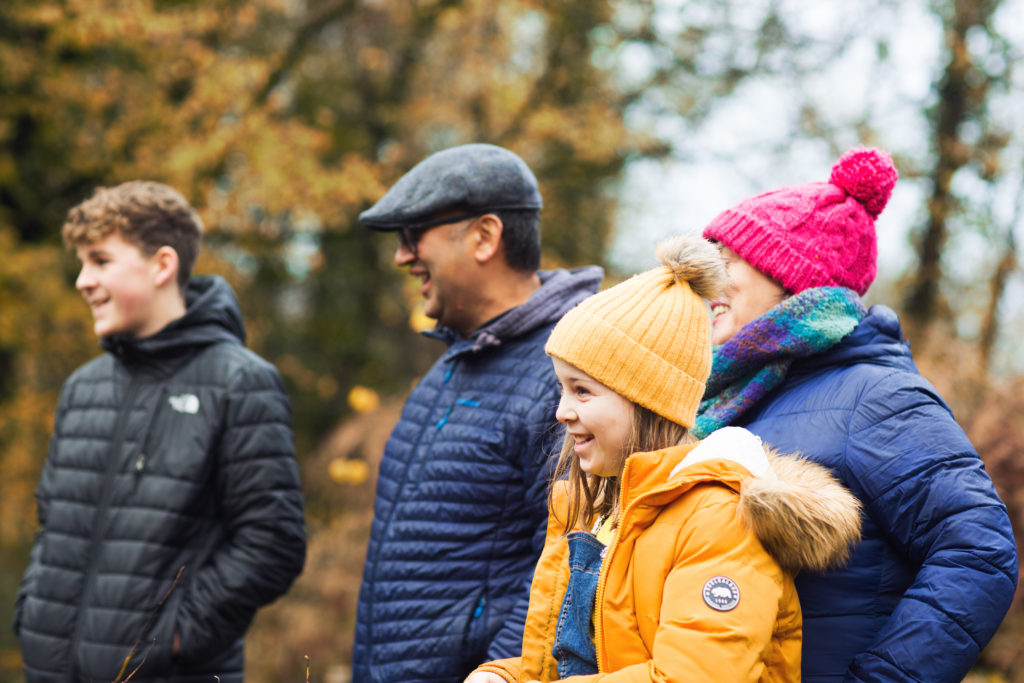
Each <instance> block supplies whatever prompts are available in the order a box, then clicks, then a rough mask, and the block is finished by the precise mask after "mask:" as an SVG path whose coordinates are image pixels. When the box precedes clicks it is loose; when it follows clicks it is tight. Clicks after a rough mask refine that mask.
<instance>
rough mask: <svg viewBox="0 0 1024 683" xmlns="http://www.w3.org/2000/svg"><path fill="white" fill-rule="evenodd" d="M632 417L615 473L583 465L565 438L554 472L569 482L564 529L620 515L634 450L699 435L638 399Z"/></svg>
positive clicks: (569, 439) (554, 477) (665, 445)
mask: <svg viewBox="0 0 1024 683" xmlns="http://www.w3.org/2000/svg"><path fill="white" fill-rule="evenodd" d="M632 406H633V420H632V425H631V428H630V435H629V440H628V441H627V443H626V446H625V448H623V450H622V453H621V454H620V456H619V461H618V462H617V463H616V465H615V471H616V474H615V476H613V477H599V476H596V475H592V474H587V473H586V472H584V471H583V470H582V469H580V460H579V458H577V457H576V454H575V452H574V450H573V444H574V440H573V438H572V437H571V436H569V435H568V434H566V435H565V440H564V441H563V442H562V450H561V452H560V453H559V455H558V464H557V465H556V466H555V472H554V474H553V475H552V484H553V483H554V482H555V481H558V480H560V479H565V480H566V481H567V482H568V493H569V506H568V512H567V518H566V519H565V520H564V524H565V532H566V533H568V532H569V531H572V530H573V529H577V528H580V527H583V528H587V529H589V528H590V527H591V526H592V525H593V524H594V521H595V520H597V519H602V518H604V517H610V518H611V519H612V522H613V523H617V522H618V518H619V513H620V510H619V479H620V478H621V475H622V469H623V467H625V465H626V459H627V458H628V457H629V455H631V454H633V453H641V452H644V451H656V450H660V449H662V448H669V447H670V446H678V445H680V444H684V443H693V442H695V441H696V439H695V438H694V437H693V436H692V435H691V434H690V432H689V430H688V429H687V428H686V427H684V426H683V425H681V424H678V423H676V422H673V421H672V420H669V419H668V418H667V417H662V416H661V415H658V414H657V413H655V412H654V411H652V410H649V409H648V408H645V407H643V406H642V405H640V404H639V403H633V404H632ZM553 491H554V487H553V486H552V487H550V488H549V493H548V508H549V509H551V510H552V511H553V512H556V514H557V511H555V508H554V506H553V505H552V504H551V503H552V499H551V496H552V494H553Z"/></svg>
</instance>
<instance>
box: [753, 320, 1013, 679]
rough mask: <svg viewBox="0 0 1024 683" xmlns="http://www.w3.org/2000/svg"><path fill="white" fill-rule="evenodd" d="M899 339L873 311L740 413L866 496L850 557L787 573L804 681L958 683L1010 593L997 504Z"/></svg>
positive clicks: (1009, 542) (1005, 529) (772, 439)
mask: <svg viewBox="0 0 1024 683" xmlns="http://www.w3.org/2000/svg"><path fill="white" fill-rule="evenodd" d="M901 338H902V335H901V331H900V326H899V321H898V320H897V318H896V314H895V313H893V312H892V311H891V310H890V309H888V308H885V307H883V306H875V307H873V308H872V309H871V310H870V311H869V313H868V315H867V317H866V318H865V319H864V320H863V321H862V322H861V323H860V325H859V326H858V327H857V328H856V329H855V330H854V331H853V332H852V333H851V334H850V335H849V336H848V337H846V338H845V339H844V340H843V341H842V342H840V343H839V344H837V345H836V346H835V347H833V348H832V349H830V350H829V351H827V352H825V353H823V354H820V355H818V356H814V357H811V358H807V359H802V360H797V361H796V362H795V363H794V364H793V365H792V367H791V369H790V371H789V373H788V375H787V377H786V379H785V382H784V383H783V384H782V386H781V387H779V388H778V389H777V390H776V391H774V392H773V393H772V394H770V395H769V396H768V397H766V398H765V399H764V400H762V402H761V403H760V405H758V406H757V407H755V409H754V410H753V411H751V412H750V413H749V414H748V415H747V416H746V417H745V418H744V419H743V420H742V424H743V425H744V426H746V427H747V428H748V429H750V430H751V431H752V432H754V433H755V434H758V435H759V436H761V437H762V438H763V439H764V440H765V441H766V442H767V443H769V444H771V445H772V446H774V447H776V448H778V449H780V450H781V451H783V452H802V453H804V454H806V455H807V456H809V457H810V458H811V459H812V460H814V461H817V462H819V463H822V464H824V465H825V466H827V467H829V468H830V469H832V470H833V471H834V472H835V473H836V474H837V475H838V476H839V477H840V478H841V479H842V481H843V482H844V483H845V484H846V486H848V487H849V488H850V490H851V491H853V493H854V494H855V495H856V496H857V497H858V498H859V499H860V500H861V501H862V502H863V504H864V511H865V514H864V527H863V540H862V541H861V542H860V544H859V545H858V546H857V547H856V549H855V551H854V553H853V557H852V559H851V560H850V562H849V564H847V565H846V566H845V567H843V568H842V569H839V570H836V571H831V572H827V573H811V572H805V573H801V574H800V575H799V576H798V577H797V581H796V583H797V590H798V592H799V595H800V604H801V606H802V607H803V613H804V641H803V679H804V680H805V681H841V680H856V681H928V682H929V683H932V682H938V681H960V680H962V679H963V677H964V674H965V673H966V672H967V671H968V670H969V669H970V667H971V666H972V665H973V663H974V661H975V660H976V659H977V657H978V654H979V652H980V651H981V648H982V647H984V645H985V644H986V643H987V642H988V641H989V639H990V638H991V637H992V634H993V633H994V632H995V630H996V628H997V627H998V626H999V623H1000V622H1001V621H1002V618H1003V616H1004V615H1005V613H1006V610H1007V609H1008V608H1009V605H1010V600H1011V599H1012V597H1013V593H1014V587H1015V586H1016V582H1017V556H1016V550H1015V546H1014V539H1013V533H1012V530H1011V529H1010V522H1009V519H1008V517H1007V514H1006V509H1005V507H1004V506H1003V503H1002V502H1001V501H1000V500H999V498H998V496H997V495H996V492H995V490H994V489H993V486H992V482H991V480H990V479H989V477H988V475H987V474H986V473H985V469H984V467H983V465H982V463H981V460H980V459H979V458H978V456H977V454H976V453H975V451H974V449H973V447H972V446H971V444H970V442H968V440H967V437H966V436H965V435H964V433H963V431H962V430H961V429H960V427H959V426H958V425H957V423H956V422H955V420H954V418H953V415H952V414H951V412H950V410H949V408H948V407H947V406H946V404H945V403H944V402H943V400H942V398H941V397H940V396H939V395H938V393H937V392H936V391H935V389H934V388H933V387H932V386H931V385H930V384H929V383H928V382H927V381H926V380H925V379H924V378H923V377H921V375H920V374H919V373H918V371H917V368H916V367H915V365H914V362H913V360H912V359H911V356H910V349H909V346H908V345H907V344H906V343H905V342H903V341H901Z"/></svg>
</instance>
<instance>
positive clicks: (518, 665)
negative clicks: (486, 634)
mask: <svg viewBox="0 0 1024 683" xmlns="http://www.w3.org/2000/svg"><path fill="white" fill-rule="evenodd" d="M521 669H522V658H521V657H509V658H508V659H497V660H495V661H493V662H487V663H486V664H482V665H481V666H479V667H478V668H477V669H476V671H473V672H472V673H471V674H470V676H471V675H473V674H475V673H477V672H486V673H492V674H497V675H499V676H501V677H502V678H504V679H505V680H506V681H508V683H518V681H519V672H520V670H521ZM466 678H469V676H467V677H466Z"/></svg>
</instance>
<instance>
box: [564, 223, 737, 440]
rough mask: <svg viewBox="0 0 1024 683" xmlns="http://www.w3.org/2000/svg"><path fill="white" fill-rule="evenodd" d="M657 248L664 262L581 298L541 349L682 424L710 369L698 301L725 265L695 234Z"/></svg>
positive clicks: (711, 291) (688, 420) (690, 416)
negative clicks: (585, 297)
mask: <svg viewBox="0 0 1024 683" xmlns="http://www.w3.org/2000/svg"><path fill="white" fill-rule="evenodd" d="M656 252H657V255H658V260H659V261H661V262H662V263H663V264H664V265H663V266H660V267H658V268H655V269H653V270H649V271H647V272H645V273H641V274H639V275H634V276H633V277H631V278H630V279H628V280H626V281H625V282H622V283H620V284H618V285H615V286H614V287H611V288H610V289H606V290H605V291H603V292H600V293H598V294H595V295H593V296H591V297H589V298H587V299H584V300H583V301H582V302H580V304H579V305H577V306H576V307H575V308H573V309H572V310H571V311H569V312H568V313H566V314H565V316H564V317H563V318H562V319H561V320H560V321H559V322H558V324H557V325H555V329H554V330H552V332H551V337H550V338H549V339H548V343H547V345H546V346H545V347H544V350H545V351H547V353H548V355H550V356H554V357H555V358H560V359H562V360H564V361H565V362H566V363H569V364H570V365H573V366H575V367H577V368H579V369H580V370H582V371H583V372H585V373H587V374H588V375H590V376H591V377H593V378H594V379H596V380H597V381H599V382H601V383H602V384H604V385H605V386H607V387H608V388H610V389H612V390H613V391H615V392H616V393H619V394H621V395H622V396H625V397H626V398H627V399H629V400H630V401H633V402H634V403H639V404H640V405H642V406H644V407H645V408H648V409H650V410H652V411H654V412H655V413H657V414H658V415H661V416H662V417H666V418H668V419H669V420H672V421H673V422H675V423H677V424H680V425H682V426H684V427H686V428H687V429H689V428H691V427H693V422H694V419H695V418H696V415H697V406H698V405H699V403H700V400H701V397H702V396H703V395H704V384H705V382H707V379H708V375H709V374H710V372H711V316H710V313H709V312H708V308H707V304H706V303H705V301H704V299H705V298H712V297H714V296H716V295H717V294H718V293H719V291H720V290H721V289H722V287H723V286H724V284H725V277H726V276H725V265H724V262H723V260H722V257H721V255H720V253H719V251H718V248H717V247H715V246H714V245H713V244H712V243H710V242H708V241H707V240H705V239H703V238H701V237H699V236H697V235H682V236H679V237H674V238H670V239H669V240H666V241H665V242H662V243H661V244H659V245H658V247H657V250H656Z"/></svg>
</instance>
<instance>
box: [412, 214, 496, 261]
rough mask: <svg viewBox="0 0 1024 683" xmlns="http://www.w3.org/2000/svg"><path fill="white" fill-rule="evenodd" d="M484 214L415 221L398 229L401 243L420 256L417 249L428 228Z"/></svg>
mask: <svg viewBox="0 0 1024 683" xmlns="http://www.w3.org/2000/svg"><path fill="white" fill-rule="evenodd" d="M483 215H484V214H482V213H466V214H458V215H455V216H445V217H444V218H435V219H434V220H430V221H424V222H422V223H414V224H412V225H403V226H402V227H400V228H399V229H398V242H399V245H400V246H403V247H405V248H406V249H407V250H408V251H409V253H410V254H412V255H413V256H414V257H418V256H419V253H418V252H417V249H418V248H419V243H420V238H422V237H423V234H424V233H425V232H426V231H427V230H429V229H431V228H437V227H440V226H442V225H451V224H453V223H461V222H462V221H466V220H469V219H470V218H473V219H476V218H479V217H480V216H483Z"/></svg>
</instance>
